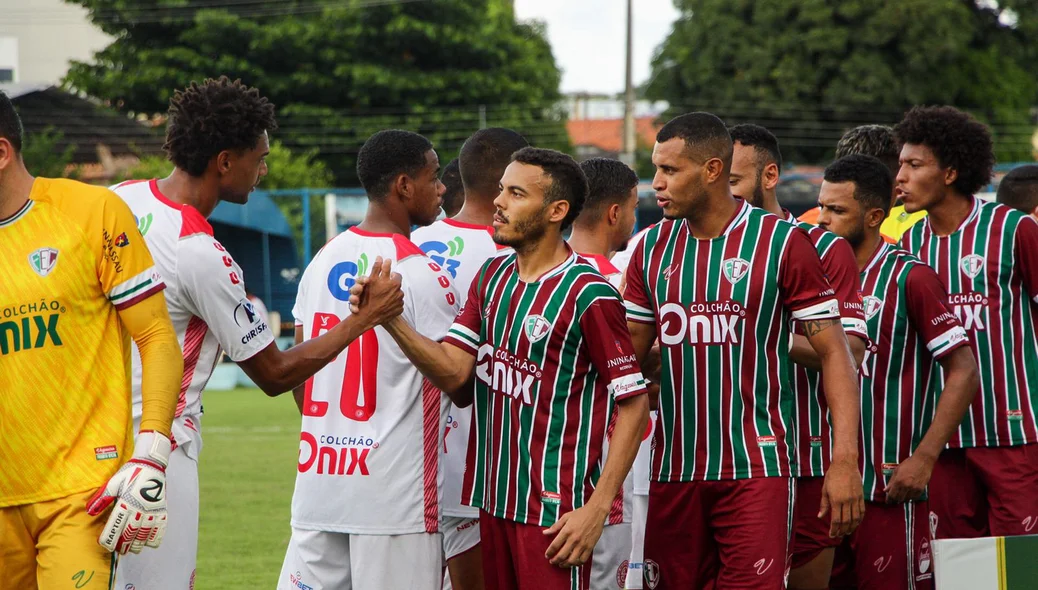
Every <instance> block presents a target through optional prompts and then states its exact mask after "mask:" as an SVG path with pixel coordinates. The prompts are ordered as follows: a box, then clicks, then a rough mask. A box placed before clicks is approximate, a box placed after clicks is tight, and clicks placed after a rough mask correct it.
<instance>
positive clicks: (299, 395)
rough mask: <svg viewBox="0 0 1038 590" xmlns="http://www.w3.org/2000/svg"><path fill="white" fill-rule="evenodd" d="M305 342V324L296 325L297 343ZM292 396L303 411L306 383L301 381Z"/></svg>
mask: <svg viewBox="0 0 1038 590" xmlns="http://www.w3.org/2000/svg"><path fill="white" fill-rule="evenodd" d="M302 343H303V326H298V325H297V326H296V341H295V345H296V346H299V345H300V344H302ZM292 397H293V398H295V400H296V407H297V408H299V413H300V414H302V413H303V400H304V399H305V397H306V383H305V382H304V383H300V384H299V385H297V386H296V388H295V389H293V390H292Z"/></svg>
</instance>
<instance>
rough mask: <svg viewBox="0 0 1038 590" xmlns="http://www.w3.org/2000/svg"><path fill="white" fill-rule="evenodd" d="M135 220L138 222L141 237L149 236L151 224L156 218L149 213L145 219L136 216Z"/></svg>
mask: <svg viewBox="0 0 1038 590" xmlns="http://www.w3.org/2000/svg"><path fill="white" fill-rule="evenodd" d="M133 219H134V220H135V221H136V222H137V231H138V232H140V234H141V236H146V235H148V230H149V229H151V222H152V221H154V220H155V216H154V215H152V214H151V213H148V214H147V215H145V216H144V217H137V216H136V215H134V217H133Z"/></svg>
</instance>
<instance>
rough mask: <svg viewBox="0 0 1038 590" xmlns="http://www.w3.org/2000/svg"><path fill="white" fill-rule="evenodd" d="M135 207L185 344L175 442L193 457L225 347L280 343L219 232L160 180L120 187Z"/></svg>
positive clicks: (247, 354) (237, 354)
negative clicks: (169, 194)
mask: <svg viewBox="0 0 1038 590" xmlns="http://www.w3.org/2000/svg"><path fill="white" fill-rule="evenodd" d="M112 190H113V191H115V193H116V194H117V195H119V196H120V197H121V198H122V199H123V201H125V202H126V204H127V205H129V207H130V210H131V211H133V214H134V216H135V217H136V218H137V227H138V230H140V232H141V234H142V235H143V236H144V241H145V242H147V244H148V249H149V250H150V251H151V256H152V258H154V260H155V267H156V268H158V269H159V272H160V273H162V277H163V279H165V281H166V305H167V307H168V308H169V316H170V319H171V320H172V321H173V327H174V328H175V329H176V331H177V339H178V340H179V341H180V348H181V350H183V352H184V377H183V380H182V381H181V386H180V397H179V398H178V399H177V410H176V418H175V419H174V421H173V440H174V443H175V444H176V445H177V446H179V447H183V448H184V451H185V452H186V453H187V454H188V456H190V457H191V458H193V459H198V453H199V451H200V450H201V448H202V439H201V434H200V430H201V420H200V418H201V415H202V390H203V389H204V388H205V385H206V383H207V382H208V381H209V377H210V376H211V375H212V373H213V367H214V366H215V365H216V362H217V361H218V360H219V359H220V350H221V348H222V349H223V350H225V351H227V356H229V357H231V360H233V361H236V362H240V361H244V360H247V359H249V358H251V357H252V356H254V355H255V354H256V353H258V352H259V351H261V350H263V349H264V348H266V347H267V346H268V345H270V343H271V342H273V341H274V337H273V336H272V335H271V331H270V329H269V327H268V326H267V318H266V317H265V316H264V315H263V314H261V313H259V312H258V311H257V310H256V309H255V308H254V307H253V305H252V303H250V302H249V300H248V299H247V298H246V295H245V283H244V278H243V277H242V272H241V268H239V267H238V265H237V263H235V262H234V259H233V258H232V257H231V255H230V254H229V253H228V252H227V250H225V249H224V247H223V246H222V245H221V244H220V242H218V241H217V240H216V238H214V237H213V228H212V226H210V225H209V222H207V221H206V220H205V218H204V217H203V216H202V214H201V213H199V212H198V211H197V210H196V209H194V208H192V207H190V206H187V205H179V204H177V203H174V202H172V201H170V200H169V199H168V198H166V197H165V196H164V195H163V194H162V193H161V192H160V191H159V188H158V182H157V181H155V180H151V181H146V180H145V181H129V182H124V183H122V184H119V185H116V186H114V187H112ZM133 417H134V421H135V422H136V423H139V421H140V417H141V358H140V353H139V352H138V351H137V346H136V344H135V345H134V346H133Z"/></svg>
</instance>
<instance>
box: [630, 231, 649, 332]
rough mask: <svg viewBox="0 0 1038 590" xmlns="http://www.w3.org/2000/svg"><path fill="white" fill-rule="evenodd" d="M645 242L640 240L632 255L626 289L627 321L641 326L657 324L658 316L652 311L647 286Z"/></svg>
mask: <svg viewBox="0 0 1038 590" xmlns="http://www.w3.org/2000/svg"><path fill="white" fill-rule="evenodd" d="M644 259H645V240H644V239H643V240H640V241H639V242H638V246H637V247H635V249H634V252H633V253H632V254H631V262H630V264H628V265H627V275H626V277H627V286H626V287H625V288H624V292H623V297H624V304H625V306H626V308H627V321H629V322H636V323H639V324H654V323H656V314H655V313H654V312H653V311H652V298H651V297H650V293H649V290H648V287H647V286H646V285H645V261H644Z"/></svg>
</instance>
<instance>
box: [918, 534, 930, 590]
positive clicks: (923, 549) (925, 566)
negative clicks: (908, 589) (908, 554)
mask: <svg viewBox="0 0 1038 590" xmlns="http://www.w3.org/2000/svg"><path fill="white" fill-rule="evenodd" d="M930 564H931V562H930V541H927V540H926V539H923V544H922V545H921V546H920V547H919V575H918V576H916V578H915V579H916V581H917V582H918V581H920V580H925V579H927V578H929V577H931V576H932V575H933V574H932V573H930Z"/></svg>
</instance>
